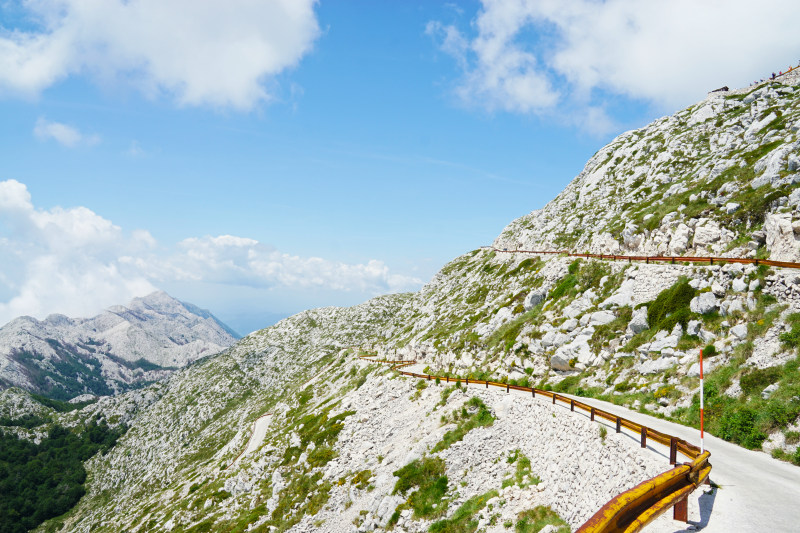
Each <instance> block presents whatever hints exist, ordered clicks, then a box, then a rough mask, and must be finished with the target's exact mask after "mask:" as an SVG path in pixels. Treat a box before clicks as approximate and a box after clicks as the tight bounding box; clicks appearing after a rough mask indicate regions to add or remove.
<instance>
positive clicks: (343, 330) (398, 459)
mask: <svg viewBox="0 0 800 533" xmlns="http://www.w3.org/2000/svg"><path fill="white" fill-rule="evenodd" d="M796 83H797V80H793V79H791V78H788V77H783V78H781V79H780V80H779V81H775V82H769V83H765V84H762V85H760V86H758V87H752V88H749V89H745V90H741V91H732V92H729V93H720V94H713V95H711V96H709V98H708V99H706V100H705V101H704V102H702V103H700V104H698V105H696V106H692V107H691V108H689V109H687V110H683V111H681V112H679V113H677V114H676V115H674V116H672V117H667V118H664V119H660V120H658V121H656V122H655V123H653V124H651V125H649V126H647V127H645V128H642V129H640V130H637V131H635V132H629V133H625V134H623V135H621V136H620V137H619V138H618V139H616V140H615V141H613V142H612V143H611V144H610V145H609V146H608V147H606V148H603V149H602V150H600V151H599V152H598V154H597V155H595V156H594V157H593V158H592V160H591V161H590V162H589V163H588V164H587V167H586V169H585V170H584V171H583V172H582V173H581V174H580V175H579V176H578V177H577V178H576V179H575V180H574V181H573V182H572V183H571V184H570V185H569V186H568V187H567V189H566V190H565V191H564V192H563V193H562V194H561V195H559V196H558V197H557V198H556V199H555V200H553V201H552V202H551V203H550V204H548V205H547V206H546V207H545V208H544V209H542V210H540V211H537V212H534V213H532V214H530V215H527V216H525V217H522V218H521V219H518V220H516V221H514V222H512V224H510V225H509V226H508V227H507V228H506V229H505V230H504V231H503V233H502V234H501V235H500V236H499V237H498V239H497V241H495V247H497V248H498V249H499V251H494V250H491V249H487V248H482V249H478V250H474V251H472V252H469V253H467V254H465V255H463V256H461V257H459V258H456V259H455V260H453V261H452V262H451V263H449V264H448V265H446V266H445V267H444V268H443V269H442V270H441V271H440V272H439V273H438V274H437V275H436V276H435V277H434V279H432V280H431V282H430V283H428V284H427V285H426V286H425V287H424V288H423V289H422V290H420V291H419V292H418V293H415V294H400V295H390V296H384V297H380V298H376V299H373V300H370V301H368V302H366V303H364V304H362V305H359V306H355V307H352V308H346V309H341V308H324V309H316V310H311V311H306V312H303V313H300V314H298V315H296V316H293V317H290V318H288V319H286V320H283V321H281V322H279V323H278V324H276V325H274V326H272V327H270V328H267V329H265V330H262V331H259V332H256V333H253V334H251V335H248V336H247V337H245V338H244V339H242V340H240V341H239V342H238V343H236V344H235V345H234V346H233V347H231V348H230V349H228V350H226V351H224V352H222V353H221V354H219V355H217V356H215V357H210V358H206V359H203V360H201V361H198V362H197V363H195V364H192V365H189V366H188V367H186V368H183V369H180V370H178V371H176V372H175V373H174V374H173V375H172V376H171V377H170V378H169V379H167V380H164V381H162V382H159V383H156V384H153V385H151V386H149V387H146V388H144V389H141V390H137V391H130V392H126V393H124V394H120V395H118V396H114V397H107V398H102V399H101V400H100V401H98V402H96V403H93V404H91V405H86V406H84V407H83V408H81V409H78V410H75V411H72V412H68V413H49V414H48V413H41V412H40V411H37V409H40V408H39V407H37V406H36V405H34V404H31V403H30V399H29V398H28V399H26V398H27V396H26V395H25V393H23V392H21V391H17V390H14V391H7V392H6V393H5V394H4V396H2V397H0V415H3V414H4V413H7V412H10V410H11V409H16V410H17V411H18V412H19V411H21V410H23V409H29V410H32V412H37V413H39V416H44V415H45V414H47V416H49V417H50V420H51V422H50V423H59V424H62V425H65V426H67V427H77V426H79V425H80V424H82V423H84V422H85V421H86V420H96V419H100V420H106V421H108V423H109V424H110V425H112V426H114V425H118V424H121V423H125V424H126V425H128V426H129V430H128V431H127V433H126V434H125V435H124V436H123V437H122V438H120V440H119V441H118V443H117V445H116V446H115V447H114V448H113V449H112V450H111V451H110V452H109V453H108V454H106V455H102V456H95V457H93V458H92V459H91V460H90V461H89V462H88V465H87V468H88V470H89V480H88V483H87V490H88V493H87V495H86V496H85V497H84V498H83V499H82V500H81V501H80V503H79V504H78V505H77V506H76V507H75V508H74V509H73V510H72V511H70V512H69V513H67V514H66V515H64V516H62V517H60V518H58V519H54V520H50V521H49V522H47V523H45V524H44V525H43V526H42V527H41V528H40V529H41V531H120V530H125V531H194V532H200V531H285V530H292V531H352V530H357V531H370V530H373V529H376V528H386V529H390V528H392V527H395V528H397V530H404V531H425V530H432V531H451V530H452V531H456V530H459V529H458V528H467V524H470V523H472V526H470V529H468V530H476V529H479V530H481V531H508V530H509V528H511V527H512V526H513V527H520V528H522V527H524V524H526V523H528V522H529V521H533V520H534V518H535V517H538V518H542V520H544V521H545V522H549V523H551V524H553V526H554V528H561V529H560V530H561V531H563V530H567V529H570V528H574V527H576V526H577V525H579V524H580V523H582V521H583V520H585V519H586V518H588V516H590V515H591V514H592V513H593V512H594V511H595V510H596V509H597V508H598V507H599V506H600V504H602V503H603V502H605V501H606V500H608V499H609V498H610V497H611V496H613V495H615V494H616V493H618V492H620V491H621V490H622V489H623V488H629V487H631V486H632V485H634V484H636V483H637V482H639V481H641V480H643V479H646V478H648V477H650V476H652V475H653V474H654V473H656V472H658V471H660V470H662V469H664V468H665V467H666V465H665V464H663V462H661V463H658V464H656V463H653V462H651V460H650V459H649V458H648V457H649V456H647V455H642V454H641V453H640V452H639V451H638V448H637V447H638V443H637V442H635V441H632V440H631V439H624V438H618V436H617V435H615V434H613V433H612V432H609V433H608V434H606V433H605V431H604V430H603V429H602V428H601V427H599V426H598V423H596V422H595V423H591V422H589V421H588V420H585V419H582V418H575V417H573V416H571V415H570V413H569V411H568V410H564V409H561V410H558V409H553V408H552V406H550V405H548V404H546V403H542V402H540V401H534V400H533V399H529V398H521V397H516V396H514V395H510V396H506V395H505V393H504V392H503V391H498V390H489V391H487V390H485V389H479V388H474V387H472V386H471V387H470V388H469V389H468V390H466V391H464V390H459V389H457V388H455V387H453V386H449V387H448V386H445V384H439V385H437V384H435V383H433V382H425V381H416V380H412V379H408V378H401V377H397V376H394V375H393V374H392V373H391V372H390V371H388V370H387V369H386V367H384V366H379V365H375V364H370V363H368V362H365V361H363V360H359V359H358V358H357V357H356V355H357V353H358V350H357V349H353V348H351V347H361V348H362V349H369V350H375V351H376V352H377V353H378V354H379V355H381V356H388V357H391V358H400V357H403V358H414V359H417V360H418V361H420V363H419V365H418V366H419V367H420V370H422V369H424V368H426V367H427V369H428V371H429V372H436V373H449V374H451V375H459V376H469V377H470V378H477V379H483V378H486V377H491V378H492V379H494V380H497V381H504V380H505V381H508V382H514V383H518V384H533V385H536V386H538V387H539V388H551V389H554V390H557V391H560V392H565V393H573V394H578V395H584V396H594V397H597V398H602V399H606V400H609V401H612V402H614V403H617V404H619V405H625V406H628V407H631V408H634V409H637V410H640V411H643V412H645V413H654V414H658V415H659V416H663V417H666V418H670V419H672V420H676V421H680V422H682V423H684V424H688V425H696V424H697V423H698V407H699V405H698V394H697V393H698V391H699V379H698V365H697V361H696V359H697V353H698V351H699V350H700V349H701V348H702V349H704V351H705V353H706V364H707V366H706V373H707V376H706V429H707V430H709V431H711V432H712V433H714V434H716V435H718V436H720V437H721V438H724V439H727V440H730V441H732V442H736V443H738V444H739V445H741V446H744V447H748V448H753V449H762V450H764V451H767V452H770V453H771V454H773V455H774V456H775V457H776V458H779V459H785V460H789V461H795V462H797V463H800V451H798V441H800V419H798V416H799V415H800V372H799V371H798V366H800V362H798V358H797V346H798V345H800V272H798V271H794V270H786V269H777V268H776V269H770V268H767V267H764V266H763V265H762V266H758V267H756V266H742V265H736V264H725V263H722V264H714V265H690V264H674V265H673V264H662V265H653V264H644V263H632V264H629V263H622V262H613V261H600V260H575V259H573V258H569V257H566V256H563V255H534V254H516V253H508V252H503V251H502V249H503V248H509V249H514V248H517V247H522V248H526V249H542V248H545V249H563V248H569V249H571V250H574V251H590V250H592V251H600V250H603V251H607V252H612V251H614V250H629V251H635V252H641V253H654V254H655V253H686V254H689V253H691V254H697V255H702V254H706V255H709V254H714V255H722V254H730V255H748V254H750V255H755V256H757V257H768V256H769V257H773V258H775V257H780V258H790V257H795V255H792V254H797V253H798V248H797V244H796V243H795V240H794V239H795V237H794V227H795V224H796V222H795V221H796V220H797V219H798V218H800V216H798V213H797V209H796V204H797V202H796V199H797V198H798V197H800V193H798V192H797V184H796V183H795V179H796V177H797V176H798V172H797V164H796V161H797V156H798V132H797V129H798V128H797V126H798V121H800V116H798V105H799V102H800V87H798V85H797V84H796ZM736 204H738V206H737V205H736ZM797 226H798V227H800V224H798V225H797ZM784 254H785V255H784ZM509 398H513V399H509ZM267 414H268V416H265V417H264V418H262V421H264V422H262V423H264V424H268V427H267V430H266V432H265V433H260V432H259V434H263V435H264V440H263V442H258V443H256V444H255V445H254V444H252V443H250V445H248V440H249V438H250V435H251V432H252V428H253V422H254V421H255V420H257V419H259V418H260V417H262V416H263V415H267ZM46 428H47V424H44V425H42V426H39V427H33V428H21V427H16V428H14V429H13V431H15V432H16V433H17V434H19V435H21V436H24V437H25V438H31V439H35V438H37V435H41V433H42V432H43V431H45V430H46ZM246 448H247V449H249V450H251V451H250V453H248V454H246V455H244V456H243V457H241V458H239V459H238V460H237V459H236V458H237V457H238V456H239V454H240V452H241V451H242V450H244V449H246ZM712 453H713V452H712ZM712 463H713V456H712ZM712 477H713V472H712ZM745 503H746V502H742V505H745ZM764 512H766V511H764ZM521 524H522V525H521ZM473 526H474V527H473Z"/></svg>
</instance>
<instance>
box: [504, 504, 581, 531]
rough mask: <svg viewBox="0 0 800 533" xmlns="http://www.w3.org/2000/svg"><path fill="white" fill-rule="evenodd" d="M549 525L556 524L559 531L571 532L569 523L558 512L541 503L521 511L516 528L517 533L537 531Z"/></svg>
mask: <svg viewBox="0 0 800 533" xmlns="http://www.w3.org/2000/svg"><path fill="white" fill-rule="evenodd" d="M548 525H553V526H555V527H556V528H557V529H556V532H557V533H569V532H570V527H569V524H567V523H566V522H565V521H564V520H563V519H562V518H561V517H560V516H558V513H556V512H555V511H553V510H552V509H551V508H550V507H546V506H544V505H539V506H537V507H534V508H533V509H529V510H527V511H522V512H521V513H519V514H518V515H517V524H516V526H514V530H515V531H516V532H517V533H537V532H538V531H541V530H542V529H543V528H544V527H545V526H548Z"/></svg>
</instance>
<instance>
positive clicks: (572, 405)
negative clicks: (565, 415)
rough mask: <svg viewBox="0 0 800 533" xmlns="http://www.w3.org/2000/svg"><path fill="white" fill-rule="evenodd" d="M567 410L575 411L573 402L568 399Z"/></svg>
mask: <svg viewBox="0 0 800 533" xmlns="http://www.w3.org/2000/svg"><path fill="white" fill-rule="evenodd" d="M569 410H570V411H573V412H574V411H575V400H572V399H570V401H569Z"/></svg>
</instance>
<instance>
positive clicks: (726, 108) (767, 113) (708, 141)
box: [494, 71, 800, 261]
mask: <svg viewBox="0 0 800 533" xmlns="http://www.w3.org/2000/svg"><path fill="white" fill-rule="evenodd" d="M798 81H800V74H798V72H797V71H793V72H792V73H790V74H787V75H785V76H783V77H781V78H780V81H775V82H772V83H766V84H761V85H759V86H757V87H749V88H747V89H741V90H737V91H726V92H714V93H710V94H709V96H708V98H706V99H705V100H704V101H703V102H700V103H698V104H696V105H694V106H691V107H689V108H687V109H684V110H683V111H680V112H678V113H676V114H675V115H672V116H669V117H664V118H661V119H659V120H656V121H655V122H653V123H652V124H649V125H648V126H646V127H644V128H641V129H638V130H633V131H630V132H627V133H623V134H622V135H620V136H619V137H617V138H616V139H615V140H614V141H612V142H611V143H610V144H609V145H607V146H606V147H604V148H603V149H601V150H599V151H598V152H597V153H596V154H595V155H594V156H593V157H592V158H591V159H590V160H589V162H588V163H587V164H586V167H585V168H584V170H583V171H582V172H581V173H580V174H579V175H578V176H577V177H576V178H575V179H574V180H573V181H572V182H571V183H570V184H569V186H567V188H566V189H565V190H564V191H563V192H562V193H561V194H559V195H558V196H557V197H556V198H555V199H554V200H553V201H551V202H550V203H548V204H547V206H545V207H544V208H543V209H541V210H539V211H534V212H533V213H531V214H529V215H526V216H524V217H521V218H519V219H517V220H515V221H514V222H512V223H511V224H509V225H508V227H507V228H506V229H505V230H504V231H503V232H502V234H501V235H500V236H499V237H498V238H497V240H496V241H495V243H494V245H495V247H497V248H500V249H503V248H508V249H509V250H511V249H516V248H521V249H527V250H563V249H568V250H570V251H582V252H597V253H609V254H613V253H623V252H634V253H635V254H650V255H657V254H663V255H682V254H686V255H719V254H721V253H725V254H726V255H728V256H731V257H734V256H735V257H739V256H742V257H744V256H755V254H756V253H757V251H758V249H759V248H761V247H762V246H763V247H764V250H765V252H768V253H769V254H770V257H771V258H772V259H778V260H785V261H798V260H800V248H798V246H797V244H796V242H797V239H796V238H795V236H794V233H793V231H792V230H793V226H792V217H791V214H790V213H791V212H793V211H794V210H796V208H797V206H798V204H800V193H798V192H794V194H792V192H793V191H795V189H796V184H797V182H798V181H800V174H798V171H800V142H798V138H797V130H798V128H800V99H799V98H798V94H797V84H798ZM797 229H800V226H798V227H797Z"/></svg>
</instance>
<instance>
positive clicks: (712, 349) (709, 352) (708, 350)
mask: <svg viewBox="0 0 800 533" xmlns="http://www.w3.org/2000/svg"><path fill="white" fill-rule="evenodd" d="M715 355H717V347H716V346H714V345H713V344H709V345H707V346H706V347H705V348H703V357H714V356H715Z"/></svg>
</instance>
